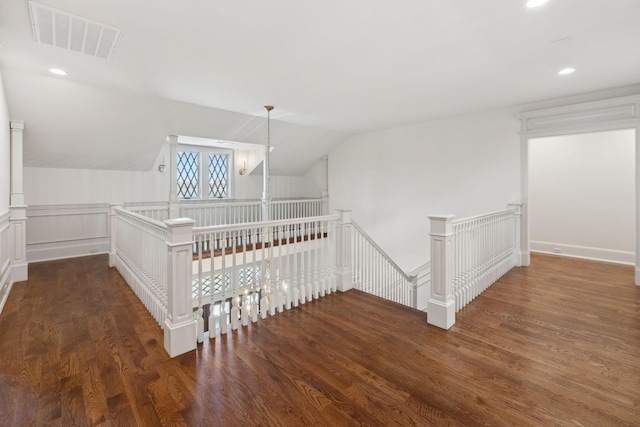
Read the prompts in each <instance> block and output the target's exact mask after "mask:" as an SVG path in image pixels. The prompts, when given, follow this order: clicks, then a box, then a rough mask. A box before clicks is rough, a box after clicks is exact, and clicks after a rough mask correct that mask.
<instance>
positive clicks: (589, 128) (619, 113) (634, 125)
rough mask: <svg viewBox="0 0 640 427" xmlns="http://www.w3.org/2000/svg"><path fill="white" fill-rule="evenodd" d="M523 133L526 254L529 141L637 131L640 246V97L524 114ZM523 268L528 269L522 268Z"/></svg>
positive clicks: (639, 263)
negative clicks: (611, 131)
mask: <svg viewBox="0 0 640 427" xmlns="http://www.w3.org/2000/svg"><path fill="white" fill-rule="evenodd" d="M517 117H518V118H519V119H520V121H521V130H520V174H521V175H520V184H521V192H522V198H523V200H524V201H525V204H524V205H523V212H522V213H523V215H522V220H523V221H524V222H523V232H522V241H521V243H522V248H523V251H522V252H523V254H524V253H525V252H527V253H528V250H529V246H530V227H529V224H528V216H529V212H528V209H529V207H528V205H527V203H526V202H527V201H528V198H529V139H530V138H538V137H547V136H558V135H569V134H580V133H587V132H602V131H610V130H621V129H634V130H635V139H636V144H635V150H636V248H638V247H639V246H640V95H630V96H623V97H618V98H610V99H605V100H600V101H592V102H583V103H577V104H572V105H565V106H562V107H554V108H546V109H540V110H535V111H527V112H522V113H520V114H518V115H517ZM523 265H528V263H527V264H523ZM635 266H636V275H635V284H636V285H638V286H640V251H639V250H636V253H635Z"/></svg>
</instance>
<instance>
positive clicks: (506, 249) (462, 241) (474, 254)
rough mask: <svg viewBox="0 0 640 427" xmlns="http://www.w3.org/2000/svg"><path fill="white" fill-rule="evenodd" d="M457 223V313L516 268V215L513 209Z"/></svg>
mask: <svg viewBox="0 0 640 427" xmlns="http://www.w3.org/2000/svg"><path fill="white" fill-rule="evenodd" d="M452 224H453V254H454V255H453V275H452V278H451V281H452V285H453V296H454V298H455V301H456V312H457V311H460V309H461V308H462V307H464V306H466V305H467V304H469V302H471V301H472V300H473V299H474V298H475V297H477V296H478V295H480V294H481V293H482V292H483V291H484V290H485V289H487V288H488V287H489V286H490V285H491V284H492V283H494V282H496V281H497V280H498V279H499V278H500V277H502V275H504V274H505V273H506V272H507V271H509V270H511V268H513V267H514V265H515V259H514V257H513V256H512V255H513V253H514V250H515V249H516V240H515V234H516V229H515V227H516V216H515V212H514V211H513V210H511V209H509V210H504V211H500V212H494V213H490V214H486V215H480V216H476V217H472V218H466V219H461V220H456V221H453V222H452Z"/></svg>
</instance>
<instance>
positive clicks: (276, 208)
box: [269, 199, 328, 221]
mask: <svg viewBox="0 0 640 427" xmlns="http://www.w3.org/2000/svg"><path fill="white" fill-rule="evenodd" d="M322 203H323V201H322V199H299V200H275V201H272V202H271V214H270V216H269V218H270V219H271V220H273V221H278V220H285V219H293V218H307V217H313V216H322V215H326V214H327V213H328V212H323V207H322Z"/></svg>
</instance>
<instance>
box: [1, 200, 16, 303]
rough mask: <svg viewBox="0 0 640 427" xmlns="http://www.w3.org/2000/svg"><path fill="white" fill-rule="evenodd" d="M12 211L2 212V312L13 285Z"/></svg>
mask: <svg viewBox="0 0 640 427" xmlns="http://www.w3.org/2000/svg"><path fill="white" fill-rule="evenodd" d="M10 218H11V211H6V212H3V213H2V214H0V313H1V312H2V309H3V308H4V304H5V302H6V301H7V298H9V294H10V293H11V288H12V287H13V277H12V275H11V254H10V250H9V244H10V243H9V219H10Z"/></svg>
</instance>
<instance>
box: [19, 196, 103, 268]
mask: <svg viewBox="0 0 640 427" xmlns="http://www.w3.org/2000/svg"><path fill="white" fill-rule="evenodd" d="M109 209H110V207H109V205H108V204H84V205H76V204H74V205H40V206H29V207H28V208H27V260H28V261H29V262H35V261H46V260H53V259H60V258H72V257H78V256H85V255H94V254H98V253H107V252H109Z"/></svg>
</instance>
